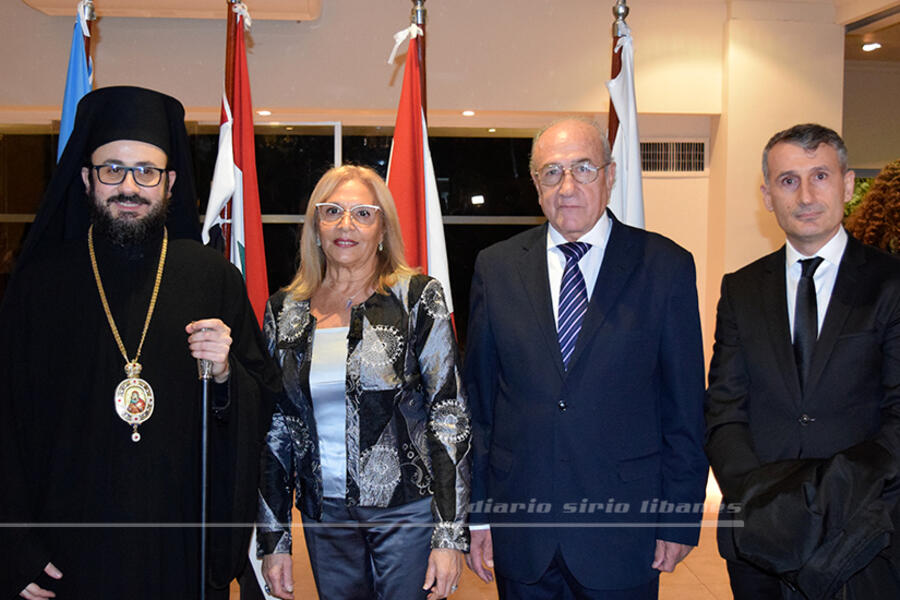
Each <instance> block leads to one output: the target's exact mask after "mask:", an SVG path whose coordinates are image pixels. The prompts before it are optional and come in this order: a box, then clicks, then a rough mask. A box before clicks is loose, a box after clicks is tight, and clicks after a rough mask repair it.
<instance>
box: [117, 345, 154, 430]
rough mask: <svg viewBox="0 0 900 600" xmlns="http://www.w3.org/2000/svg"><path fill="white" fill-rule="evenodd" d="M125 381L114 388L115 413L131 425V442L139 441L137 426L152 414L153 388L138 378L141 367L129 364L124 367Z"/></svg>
mask: <svg viewBox="0 0 900 600" xmlns="http://www.w3.org/2000/svg"><path fill="white" fill-rule="evenodd" d="M125 373H126V374H127V375H128V378H127V379H123V380H122V382H121V383H119V385H118V386H117V387H116V396H115V401H116V412H117V413H118V415H119V418H120V419H122V420H123V421H125V422H126V423H128V424H129V425H131V441H133V442H139V441H141V434H140V433H138V430H137V429H138V425H141V424H142V423H143V422H144V421H146V420H147V419H149V418H150V415H152V414H153V388H151V387H150V384H149V383H147V382H146V381H144V380H143V379H141V378H140V377H139V375H140V374H141V365H140V364H138V363H136V362H130V363H128V364H127V365H125Z"/></svg>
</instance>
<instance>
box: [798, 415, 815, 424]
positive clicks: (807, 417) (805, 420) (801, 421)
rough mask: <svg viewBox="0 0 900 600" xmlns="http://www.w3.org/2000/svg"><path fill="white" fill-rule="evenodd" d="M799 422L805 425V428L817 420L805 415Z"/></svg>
mask: <svg viewBox="0 0 900 600" xmlns="http://www.w3.org/2000/svg"><path fill="white" fill-rule="evenodd" d="M797 420H798V421H800V424H801V425H803V426H804V427H806V426H807V425H809V424H810V423H812V422H813V421H815V419H814V418H813V417H811V416H809V415H803V416H801V417H800V418H799V419H797Z"/></svg>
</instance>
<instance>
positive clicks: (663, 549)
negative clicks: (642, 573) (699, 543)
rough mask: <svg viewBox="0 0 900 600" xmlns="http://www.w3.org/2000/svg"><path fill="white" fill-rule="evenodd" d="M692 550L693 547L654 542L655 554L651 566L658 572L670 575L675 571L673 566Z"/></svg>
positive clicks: (663, 541)
mask: <svg viewBox="0 0 900 600" xmlns="http://www.w3.org/2000/svg"><path fill="white" fill-rule="evenodd" d="M693 549H694V547H693V546H687V545H685V544H678V543H676V542H667V541H665V540H656V554H655V555H654V556H653V564H652V565H651V566H652V567H653V568H654V569H657V570H658V571H663V572H665V573H671V572H672V571H674V570H675V565H677V564H678V563H680V562H681V561H682V560H684V557H685V556H687V555H688V554H690V552H691V550H693Z"/></svg>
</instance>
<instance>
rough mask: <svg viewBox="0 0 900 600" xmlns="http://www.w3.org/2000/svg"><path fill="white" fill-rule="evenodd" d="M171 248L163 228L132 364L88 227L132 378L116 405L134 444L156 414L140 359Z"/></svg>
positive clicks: (119, 389) (99, 290) (96, 269)
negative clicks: (142, 375) (152, 281)
mask: <svg viewBox="0 0 900 600" xmlns="http://www.w3.org/2000/svg"><path fill="white" fill-rule="evenodd" d="M168 245H169V233H168V231H166V228H165V227H163V239H162V247H161V248H160V251H159V264H158V265H157V267H156V281H154V283H153V292H152V293H151V294H150V307H149V308H148V309H147V316H146V318H144V330H143V332H141V341H140V343H139V344H138V349H137V352H136V353H135V355H134V358H133V359H132V360H128V353H127V352H126V351H125V344H124V343H123V342H122V336H120V335H119V328H118V327H116V321H115V319H113V316H112V312H111V311H110V309H109V302H107V300H106V292H105V291H104V289H103V281H102V280H101V279H100V269H99V267H97V255H96V254H95V253H94V226H93V225H91V226H90V227H88V253H89V254H90V256H91V268H92V269H93V271H94V281H95V282H96V283H97V293H98V294H100V303H101V304H103V312H105V313H106V320H107V322H108V323H109V328H110V330H111V331H112V334H113V337H114V338H115V340H116V346H118V347H119V352H121V353H122V358H124V359H125V374H126V375H128V377H127V378H126V379H123V380H122V382H121V383H119V385H118V386H116V394H115V398H114V400H115V404H116V414H118V415H119V418H121V419H122V420H123V421H125V422H126V423H128V424H129V425H131V441H132V442H139V441H141V434H139V433H138V425H140V424H141V423H143V422H144V421H146V420H147V419H149V418H150V415H152V414H153V388H151V387H150V384H149V383H147V382H146V381H144V380H143V379H141V378H140V374H141V364H140V363H139V362H138V359H139V358H140V357H141V349H142V348H143V347H144V339H145V338H146V337H147V329H149V328H150V319H151V318H152V317H153V308H154V307H155V306H156V297H157V295H158V294H159V285H160V282H162V274H163V267H164V266H165V264H166V248H168Z"/></svg>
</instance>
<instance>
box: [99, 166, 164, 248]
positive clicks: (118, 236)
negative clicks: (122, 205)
mask: <svg viewBox="0 0 900 600" xmlns="http://www.w3.org/2000/svg"><path fill="white" fill-rule="evenodd" d="M92 183H93V182H92ZM123 201H128V202H141V203H143V204H150V203H149V202H148V201H147V200H146V199H144V198H141V197H140V196H136V195H135V196H124V195H121V194H120V195H118V196H111V197H110V198H108V199H107V200H106V203H105V204H103V205H101V203H100V202H98V201H97V198H96V197H95V195H94V187H93V185H91V188H90V189H89V190H88V206H90V210H91V223H92V224H93V225H94V231H95V232H96V234H97V235H100V236H103V237H105V238H106V239H108V240H109V241H111V242H112V243H113V244H115V245H116V246H121V247H123V248H124V247H126V246H139V245H143V244H145V243H147V242H149V241H151V240H155V239H157V238H159V234H160V233H161V232H162V229H163V226H164V225H165V224H166V216H167V212H168V209H169V199H168V197H167V198H165V199H163V201H162V202H160V203H159V204H157V205H156V208H155V209H153V210H151V212H149V213H147V215H146V216H144V217H142V218H140V219H115V218H114V217H113V216H112V213H111V212H110V210H109V204H111V203H113V202H123Z"/></svg>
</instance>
